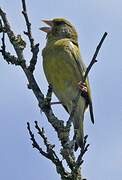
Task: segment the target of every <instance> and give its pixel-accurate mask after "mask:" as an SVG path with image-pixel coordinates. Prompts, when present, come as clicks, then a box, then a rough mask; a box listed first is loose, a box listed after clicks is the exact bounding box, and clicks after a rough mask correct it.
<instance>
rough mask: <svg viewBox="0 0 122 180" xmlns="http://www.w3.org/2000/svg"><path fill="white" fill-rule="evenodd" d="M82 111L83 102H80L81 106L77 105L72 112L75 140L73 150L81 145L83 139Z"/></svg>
mask: <svg viewBox="0 0 122 180" xmlns="http://www.w3.org/2000/svg"><path fill="white" fill-rule="evenodd" d="M84 112H85V103H83V102H82V106H81V105H78V106H77V109H76V111H75V114H74V118H73V119H74V120H73V125H74V140H75V151H77V149H78V147H81V148H82V147H83V139H84V128H83V120H84Z"/></svg>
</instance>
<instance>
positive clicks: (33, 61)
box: [22, 0, 39, 72]
mask: <svg viewBox="0 0 122 180" xmlns="http://www.w3.org/2000/svg"><path fill="white" fill-rule="evenodd" d="M22 8H23V10H22V14H23V15H24V18H25V22H26V27H27V32H24V34H25V35H27V36H28V38H29V41H30V47H31V52H32V58H31V60H30V65H29V67H28V69H29V70H30V71H31V72H33V71H34V70H35V65H36V63H37V58H38V52H39V43H38V44H35V43H34V38H33V37H32V31H31V23H30V21H29V18H28V14H27V9H26V3H25V0H22Z"/></svg>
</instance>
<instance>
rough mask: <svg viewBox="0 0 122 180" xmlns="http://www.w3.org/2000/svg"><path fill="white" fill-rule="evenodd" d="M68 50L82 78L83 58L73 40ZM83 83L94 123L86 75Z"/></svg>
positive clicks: (83, 72)
mask: <svg viewBox="0 0 122 180" xmlns="http://www.w3.org/2000/svg"><path fill="white" fill-rule="evenodd" d="M69 50H70V52H71V54H72V56H73V57H74V60H75V62H76V64H77V67H78V69H79V72H80V74H81V80H82V78H83V75H84V74H85V71H86V66H85V64H84V63H83V60H82V58H81V56H80V51H79V47H78V45H77V44H74V42H71V41H70V45H69ZM85 84H86V86H87V91H88V99H87V101H88V104H89V111H90V116H91V121H92V123H93V124H94V114H93V105H92V98H91V91H90V84H89V79H88V77H87V79H86V81H85Z"/></svg>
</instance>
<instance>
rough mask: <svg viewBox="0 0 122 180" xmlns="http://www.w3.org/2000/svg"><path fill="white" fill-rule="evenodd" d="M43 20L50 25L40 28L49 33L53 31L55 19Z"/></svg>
mask: <svg viewBox="0 0 122 180" xmlns="http://www.w3.org/2000/svg"><path fill="white" fill-rule="evenodd" d="M42 22H44V23H45V24H47V25H48V27H41V28H39V29H40V30H41V31H44V32H46V33H49V32H51V31H52V27H53V21H51V20H42Z"/></svg>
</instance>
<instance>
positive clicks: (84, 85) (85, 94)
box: [78, 81, 89, 100]
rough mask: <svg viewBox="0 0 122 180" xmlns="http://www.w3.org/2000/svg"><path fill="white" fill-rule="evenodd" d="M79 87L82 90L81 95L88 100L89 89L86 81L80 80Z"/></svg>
mask: <svg viewBox="0 0 122 180" xmlns="http://www.w3.org/2000/svg"><path fill="white" fill-rule="evenodd" d="M78 87H79V89H80V90H81V95H82V96H83V97H84V98H85V99H86V100H88V99H89V98H88V90H87V86H86V84H85V83H83V82H82V81H80V82H78Z"/></svg>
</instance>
